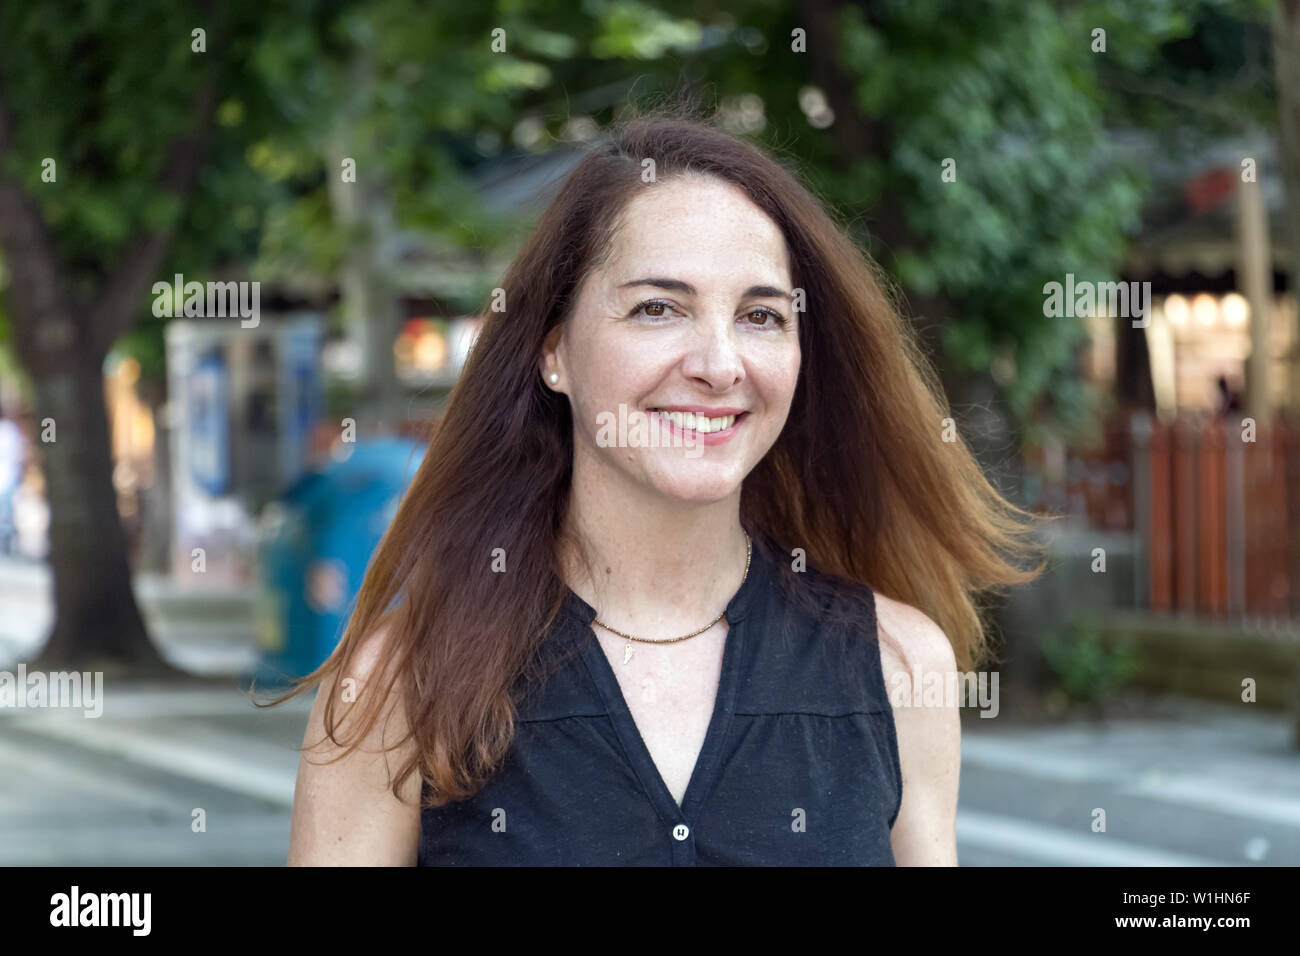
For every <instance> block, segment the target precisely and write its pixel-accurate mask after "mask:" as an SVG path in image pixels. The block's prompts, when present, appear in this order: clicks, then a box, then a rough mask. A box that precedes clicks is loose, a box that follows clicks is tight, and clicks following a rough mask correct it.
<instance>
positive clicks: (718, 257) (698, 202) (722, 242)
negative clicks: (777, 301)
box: [606, 178, 790, 284]
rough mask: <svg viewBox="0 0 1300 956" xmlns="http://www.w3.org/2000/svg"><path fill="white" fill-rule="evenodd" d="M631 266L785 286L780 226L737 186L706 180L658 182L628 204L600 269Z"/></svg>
mask: <svg viewBox="0 0 1300 956" xmlns="http://www.w3.org/2000/svg"><path fill="white" fill-rule="evenodd" d="M631 268H636V269H639V270H643V271H644V270H646V269H652V270H654V271H655V272H656V274H664V275H673V276H674V277H680V278H683V279H686V278H688V276H687V275H686V274H687V273H692V274H697V275H727V274H730V275H737V276H738V277H739V276H740V274H742V273H743V274H744V277H745V278H746V279H751V278H752V279H763V278H770V279H779V280H781V281H783V282H786V283H787V284H788V280H789V275H790V273H789V251H788V249H787V247H786V242H785V237H784V236H783V235H782V233H781V229H780V227H778V226H777V224H776V223H775V222H774V221H772V219H771V218H770V217H768V215H767V214H766V213H764V212H763V211H762V210H761V209H759V208H758V206H756V205H755V204H754V203H753V201H752V200H751V199H750V198H749V197H748V196H746V195H745V193H744V192H743V191H742V190H740V189H739V188H738V187H736V186H733V185H731V184H730V183H724V182H721V181H720V180H716V179H712V178H707V179H705V178H701V179H684V180H681V179H679V180H672V181H670V182H664V183H659V184H656V185H654V186H652V187H650V188H649V189H645V190H643V191H642V192H640V193H639V194H638V195H637V196H636V197H635V198H633V199H632V200H631V201H630V202H629V203H628V205H627V207H626V208H625V209H624V211H623V215H622V216H621V218H620V228H619V229H618V231H617V233H616V234H615V236H614V242H613V245H612V248H611V249H610V258H609V264H608V266H607V269H606V271H607V273H608V274H610V275H611V277H617V276H619V275H621V273H622V272H623V271H625V270H627V269H631ZM755 273H757V275H756V274H755Z"/></svg>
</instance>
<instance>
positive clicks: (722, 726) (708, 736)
mask: <svg viewBox="0 0 1300 956" xmlns="http://www.w3.org/2000/svg"><path fill="white" fill-rule="evenodd" d="M751 539H752V540H753V546H752V548H751V551H750V565H749V575H748V577H746V579H745V581H744V583H742V584H741V586H740V588H739V589H737V591H736V593H735V595H734V596H733V597H732V599H731V600H730V601H729V602H728V603H727V607H726V610H725V611H724V612H723V613H724V616H725V617H726V619H727V634H726V637H725V638H723V646H722V668H721V673H720V674H719V676H718V690H717V693H716V695H715V696H714V700H713V710H712V713H711V714H710V716H709V724H708V727H707V729H706V730H705V732H704V742H703V744H702V745H701V746H700V752H699V754H698V756H697V757H696V758H695V766H694V767H692V768H691V775H690V778H689V779H688V781H687V783H686V791H685V792H684V793H683V794H682V802H681V804H680V805H678V803H677V801H676V799H674V797H673V794H672V791H671V790H669V789H668V784H667V782H666V781H665V780H664V778H663V774H662V773H661V772H660V770H659V767H658V765H656V764H655V761H654V757H653V756H651V754H650V748H649V747H648V746H647V745H646V742H645V738H644V737H643V736H642V735H641V730H640V728H639V727H637V725H636V719H635V718H634V717H633V716H632V710H631V708H630V707H629V706H628V703H627V699H626V698H625V697H624V695H623V688H622V686H621V685H620V684H619V682H618V676H617V675H616V674H615V673H614V668H613V666H612V665H611V664H610V661H609V658H608V657H606V655H605V651H604V648H602V647H601V644H600V640H599V639H598V638H597V636H596V633H595V631H594V630H593V629H592V626H591V624H592V621H594V620H595V619H596V611H595V608H593V607H592V606H591V605H590V604H588V603H587V602H586V601H584V600H583V599H582V598H580V597H579V596H578V595H577V594H576V593H575V592H574V591H573V590H572V589H567V588H566V591H567V594H566V596H565V608H566V609H567V610H568V612H569V614H570V616H571V617H572V618H574V619H575V623H576V624H577V625H579V636H580V638H581V647H582V656H583V659H584V661H585V662H586V665H587V669H588V672H589V673H590V674H591V677H592V680H593V681H594V682H595V684H596V688H597V690H598V691H599V692H600V695H601V697H602V699H603V701H604V704H605V707H606V709H607V710H608V711H609V715H610V717H611V719H612V720H613V723H614V729H615V732H616V733H617V734H618V737H619V740H620V741H621V742H622V744H623V749H624V752H625V753H626V754H627V756H628V759H629V760H630V761H631V763H632V767H633V770H634V771H635V772H636V775H637V777H638V779H639V780H640V781H641V786H642V788H643V789H644V790H645V792H646V794H647V795H648V796H649V797H650V798H651V802H652V804H653V805H654V807H655V809H656V811H657V812H658V813H659V815H660V816H661V817H662V818H663V819H664V820H667V821H670V822H673V823H681V822H685V823H687V824H688V825H693V824H694V821H695V819H696V818H697V816H698V813H699V809H700V807H701V806H702V805H703V803H704V801H705V800H706V799H707V797H708V795H709V791H710V790H711V789H712V786H713V782H714V780H715V779H716V776H717V772H718V765H719V762H720V760H721V757H722V749H723V745H724V743H725V741H726V736H727V732H728V730H729V729H730V725H731V719H732V717H733V716H734V715H735V709H736V708H735V704H736V693H737V684H738V678H739V673H740V663H741V655H742V652H743V638H744V631H745V623H744V619H745V617H746V612H747V611H748V609H749V606H750V604H751V603H752V599H753V595H754V594H755V593H756V592H757V591H758V589H759V588H760V587H761V586H762V580H763V578H764V574H763V568H764V563H763V562H764V558H763V556H762V551H761V549H760V547H759V545H758V541H757V540H756V536H754V535H753V534H752V532H751ZM584 632H585V633H584Z"/></svg>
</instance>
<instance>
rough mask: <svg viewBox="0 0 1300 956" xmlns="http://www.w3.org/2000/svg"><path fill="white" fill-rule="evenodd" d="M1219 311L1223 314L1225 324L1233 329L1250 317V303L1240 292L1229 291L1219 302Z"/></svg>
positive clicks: (1243, 323)
mask: <svg viewBox="0 0 1300 956" xmlns="http://www.w3.org/2000/svg"><path fill="white" fill-rule="evenodd" d="M1219 311H1220V312H1221V313H1222V314H1223V321H1224V323H1225V324H1226V325H1228V326H1230V327H1232V328H1234V329H1235V328H1239V327H1240V326H1243V325H1245V324H1246V320H1247V319H1249V318H1250V303H1249V302H1247V301H1246V297H1245V296H1243V295H1241V294H1240V293H1238V292H1229V293H1228V294H1227V295H1225V296H1224V297H1223V299H1222V300H1221V301H1220V302H1219Z"/></svg>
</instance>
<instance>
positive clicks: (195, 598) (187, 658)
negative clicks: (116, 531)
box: [0, 557, 258, 676]
mask: <svg viewBox="0 0 1300 956" xmlns="http://www.w3.org/2000/svg"><path fill="white" fill-rule="evenodd" d="M52 590H53V578H52V577H51V575H50V569H49V566H48V565H46V564H45V563H44V562H40V561H32V560H30V559H28V560H24V559H19V558H12V557H0V668H7V669H12V668H13V665H14V664H15V663H17V662H18V661H19V660H29V659H30V658H32V657H33V656H34V655H35V654H36V653H37V652H38V651H39V650H40V647H41V644H42V642H43V641H44V640H45V638H46V636H47V635H48V634H49V630H50V627H51V625H52V623H53V613H54V608H53V603H52V600H51V594H52ZM135 594H136V600H137V601H138V602H139V605H140V613H141V614H143V615H144V618H145V623H146V624H147V625H148V626H149V632H150V635H151V636H152V637H153V639H154V641H155V642H156V643H157V645H158V648H159V650H160V651H161V652H162V654H163V656H164V657H166V658H167V660H168V661H170V662H171V663H172V664H174V665H175V666H177V667H180V668H182V669H183V670H186V671H189V672H190V673H192V674H196V675H200V676H219V675H225V674H231V675H233V674H238V673H240V672H241V671H243V670H244V669H246V668H248V667H251V666H252V665H253V663H254V662H255V661H256V659H257V656H258V650H257V646H256V643H255V641H254V638H253V633H254V632H253V593H252V588H245V589H243V590H221V591H215V590H214V591H194V590H188V591H187V590H182V589H181V588H179V587H177V586H176V584H175V583H174V582H173V581H172V579H171V578H169V577H166V576H164V575H158V574H141V575H137V576H136V579H135Z"/></svg>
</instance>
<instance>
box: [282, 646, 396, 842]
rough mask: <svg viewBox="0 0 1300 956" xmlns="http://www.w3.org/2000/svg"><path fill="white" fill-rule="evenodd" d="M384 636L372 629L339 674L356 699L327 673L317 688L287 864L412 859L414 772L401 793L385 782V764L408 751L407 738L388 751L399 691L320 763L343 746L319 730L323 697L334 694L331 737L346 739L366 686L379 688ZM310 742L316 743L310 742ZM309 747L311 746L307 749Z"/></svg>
mask: <svg viewBox="0 0 1300 956" xmlns="http://www.w3.org/2000/svg"><path fill="white" fill-rule="evenodd" d="M382 653H383V635H382V634H376V635H375V636H374V637H372V638H370V639H369V640H368V641H367V642H366V643H365V644H364V645H362V648H361V650H360V651H358V652H357V655H356V658H355V660H354V665H353V667H352V670H353V671H355V673H352V674H345V675H340V677H341V679H344V680H345V679H346V678H348V677H352V678H354V679H355V691H356V692H355V694H353V695H350V696H354V697H355V698H356V702H355V703H345V702H344V701H343V699H342V691H343V688H341V687H340V686H339V685H338V684H337V683H336V682H335V681H333V680H327V681H325V682H324V683H322V684H321V686H320V688H319V689H318V690H317V693H316V702H315V704H313V706H312V709H311V716H310V717H309V718H308V721H307V731H306V734H305V735H304V737H303V747H304V749H303V752H302V757H301V758H300V759H299V761H298V782H297V785H296V786H295V788H294V794H293V824H292V827H291V829H290V833H289V861H288V863H289V865H290V866H414V865H415V862H416V853H417V850H418V843H419V838H420V807H419V799H420V776H419V774H418V773H415V774H412V775H411V777H410V778H409V779H408V780H407V781H406V783H405V784H404V785H403V787H402V799H401V800H397V799H396V798H394V796H393V793H392V790H391V789H390V778H389V773H390V768H392V769H396V768H397V767H398V766H400V765H401V764H402V763H403V762H404V761H405V760H406V758H407V756H408V755H409V754H410V753H411V752H412V748H413V742H412V741H407V743H406V744H404V745H403V746H401V747H399V748H395V749H393V750H391V751H390V752H388V753H383V752H382V750H383V748H384V747H386V746H392V745H393V744H394V743H395V742H396V741H398V740H400V739H401V738H402V737H403V736H404V735H405V733H406V727H407V725H406V716H405V711H404V709H403V707H402V706H401V700H400V695H399V694H398V693H397V692H396V688H394V693H393V695H392V699H390V700H389V701H387V702H386V703H385V707H384V711H383V713H382V714H381V715H380V717H379V718H378V719H377V720H376V721H375V724H374V726H373V727H372V728H371V729H370V732H369V733H368V734H367V735H366V737H365V738H364V739H363V740H362V742H361V744H360V745H359V747H358V748H357V749H356V750H354V751H353V752H352V753H351V754H349V755H348V756H346V757H343V758H341V759H339V760H337V761H336V762H334V763H324V762H323V761H324V760H329V759H332V758H334V757H335V756H337V755H338V754H339V753H342V752H343V751H344V750H345V749H346V747H338V746H335V744H334V743H333V741H331V740H329V739H328V738H326V737H325V722H324V721H325V701H326V700H327V699H328V697H329V695H330V694H337V695H339V697H338V698H337V703H336V705H335V710H334V713H335V720H336V721H337V724H338V726H337V729H336V733H335V736H336V737H338V739H340V740H343V741H345V742H347V743H351V742H352V738H351V737H350V736H349V734H350V733H351V732H352V731H351V728H352V727H353V726H354V724H355V717H356V715H355V714H354V713H353V712H354V711H357V710H359V708H360V704H361V702H362V701H363V700H364V699H365V698H364V695H365V693H366V691H367V687H368V686H369V688H370V689H371V690H372V691H373V692H376V693H382V692H383V687H382V681H380V680H379V676H378V675H379V667H378V666H377V665H378V662H379V661H380V660H382V656H381V655H382ZM313 745H315V746H313ZM308 748H310V749H308Z"/></svg>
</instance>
